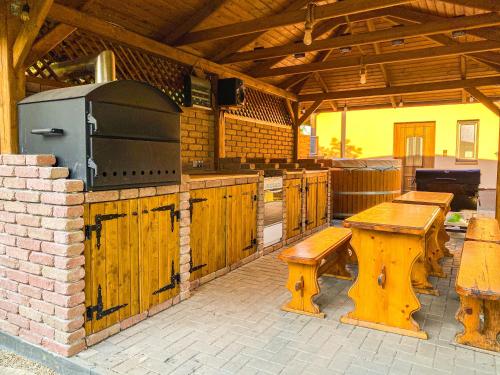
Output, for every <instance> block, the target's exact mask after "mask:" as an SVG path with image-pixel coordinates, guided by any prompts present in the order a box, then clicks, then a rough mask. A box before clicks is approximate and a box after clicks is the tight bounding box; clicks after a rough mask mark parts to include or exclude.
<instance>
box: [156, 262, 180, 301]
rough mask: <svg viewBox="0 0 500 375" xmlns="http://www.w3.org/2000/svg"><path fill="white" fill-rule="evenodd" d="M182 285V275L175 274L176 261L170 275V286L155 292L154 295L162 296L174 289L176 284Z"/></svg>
mask: <svg viewBox="0 0 500 375" xmlns="http://www.w3.org/2000/svg"><path fill="white" fill-rule="evenodd" d="M180 283H181V274H180V273H175V267H174V261H172V269H171V273H170V284H167V285H164V286H162V287H161V288H160V289H158V290H155V291H154V292H153V295H156V294H160V293H162V292H165V291H167V290H170V289H174V288H175V285H176V284H180Z"/></svg>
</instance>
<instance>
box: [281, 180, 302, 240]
mask: <svg viewBox="0 0 500 375" xmlns="http://www.w3.org/2000/svg"><path fill="white" fill-rule="evenodd" d="M283 189H284V191H285V210H286V238H287V239H288V238H292V237H295V236H297V235H299V234H300V232H301V229H302V199H301V195H302V192H301V190H302V180H301V179H300V178H295V179H289V180H285V181H284V184H283Z"/></svg>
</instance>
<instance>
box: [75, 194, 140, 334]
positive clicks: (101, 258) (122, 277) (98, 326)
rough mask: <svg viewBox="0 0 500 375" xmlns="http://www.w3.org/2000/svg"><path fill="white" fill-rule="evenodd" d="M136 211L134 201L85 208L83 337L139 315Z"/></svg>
mask: <svg viewBox="0 0 500 375" xmlns="http://www.w3.org/2000/svg"><path fill="white" fill-rule="evenodd" d="M137 210H138V208H137V200H136V199H132V200H123V201H116V202H106V203H94V204H90V205H86V206H85V213H84V221H85V225H86V235H87V239H86V241H85V251H84V255H85V306H86V308H87V312H86V314H85V331H86V333H87V334H91V333H95V332H98V331H101V330H103V329H105V328H107V327H109V326H112V325H113V324H115V323H117V322H119V321H121V320H124V319H126V318H128V317H130V316H133V315H136V314H139V312H140V305H139V284H140V282H139V230H138V227H139V226H138V215H137ZM97 224H100V225H101V227H100V228H99V226H98V225H97Z"/></svg>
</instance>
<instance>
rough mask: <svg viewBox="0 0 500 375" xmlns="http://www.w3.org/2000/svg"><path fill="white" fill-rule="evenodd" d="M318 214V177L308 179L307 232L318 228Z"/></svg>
mask: <svg viewBox="0 0 500 375" xmlns="http://www.w3.org/2000/svg"><path fill="white" fill-rule="evenodd" d="M317 213H318V177H317V176H314V177H313V176H311V177H306V230H309V229H313V228H316V227H317V226H318V224H317Z"/></svg>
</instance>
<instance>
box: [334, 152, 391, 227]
mask: <svg viewBox="0 0 500 375" xmlns="http://www.w3.org/2000/svg"><path fill="white" fill-rule="evenodd" d="M330 173H331V180H332V183H331V187H332V194H331V199H332V202H331V204H332V214H333V217H334V218H346V217H349V216H352V215H354V214H357V213H358V212H361V211H363V210H366V209H367V208H370V207H372V206H375V205H377V204H379V203H382V202H391V201H392V200H393V199H394V198H396V197H397V196H399V195H401V162H400V161H399V160H393V159H380V160H375V159H367V160H354V159H345V160H333V166H332V168H331V169H330Z"/></svg>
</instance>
